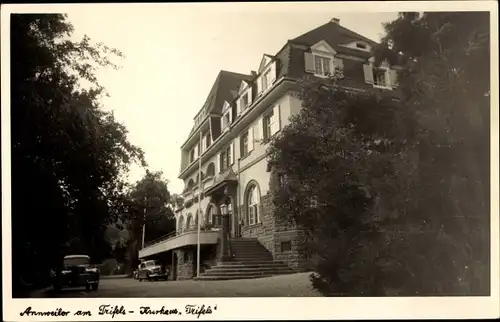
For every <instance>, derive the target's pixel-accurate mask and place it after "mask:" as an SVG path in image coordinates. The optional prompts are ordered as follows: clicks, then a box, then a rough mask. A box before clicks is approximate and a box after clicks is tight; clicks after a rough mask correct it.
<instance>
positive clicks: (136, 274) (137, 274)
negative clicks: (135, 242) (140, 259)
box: [132, 265, 141, 280]
mask: <svg viewBox="0 0 500 322" xmlns="http://www.w3.org/2000/svg"><path fill="white" fill-rule="evenodd" d="M140 267H141V265H138V266H137V268H136V269H134V272H133V273H132V276H133V277H134V279H135V280H136V279H138V278H139V268H140Z"/></svg>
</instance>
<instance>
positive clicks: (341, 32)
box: [291, 21, 377, 55]
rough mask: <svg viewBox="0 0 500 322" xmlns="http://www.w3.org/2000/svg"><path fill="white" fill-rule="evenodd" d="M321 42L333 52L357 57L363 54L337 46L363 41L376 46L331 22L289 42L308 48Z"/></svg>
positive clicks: (363, 37)
mask: <svg viewBox="0 0 500 322" xmlns="http://www.w3.org/2000/svg"><path fill="white" fill-rule="evenodd" d="M321 40H325V41H327V42H328V44H329V45H330V46H332V47H333V49H335V51H337V52H342V53H347V54H353V53H356V54H357V55H363V52H362V51H359V50H355V49H350V48H346V47H344V46H339V45H341V44H346V43H349V42H353V41H356V40H363V41H365V42H367V43H368V44H370V45H371V46H375V45H377V42H375V41H373V40H371V39H369V38H366V37H365V36H362V35H360V34H358V33H356V32H354V31H352V30H349V29H347V28H345V27H342V26H341V25H339V24H338V23H335V22H332V21H330V22H328V23H326V24H324V25H321V26H319V27H317V28H315V29H313V30H311V31H308V32H306V33H305V34H302V35H300V36H298V37H296V38H294V39H292V40H291V42H293V43H297V44H302V45H306V46H308V47H310V46H312V45H314V44H316V43H318V42H319V41H321ZM368 54H369V53H368Z"/></svg>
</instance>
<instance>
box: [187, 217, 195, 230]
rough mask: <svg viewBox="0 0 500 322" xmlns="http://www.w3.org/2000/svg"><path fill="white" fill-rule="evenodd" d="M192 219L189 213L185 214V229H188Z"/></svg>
mask: <svg viewBox="0 0 500 322" xmlns="http://www.w3.org/2000/svg"><path fill="white" fill-rule="evenodd" d="M192 221H193V215H191V214H189V215H187V219H186V230H189V229H190V228H191V225H192V224H193V223H192Z"/></svg>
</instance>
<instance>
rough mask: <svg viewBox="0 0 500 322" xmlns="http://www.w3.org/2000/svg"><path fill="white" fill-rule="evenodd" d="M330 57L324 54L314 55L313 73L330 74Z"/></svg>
mask: <svg viewBox="0 0 500 322" xmlns="http://www.w3.org/2000/svg"><path fill="white" fill-rule="evenodd" d="M331 63H332V59H331V58H329V57H325V56H320V55H314V74H317V75H320V76H327V75H329V74H331Z"/></svg>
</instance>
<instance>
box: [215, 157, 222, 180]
mask: <svg viewBox="0 0 500 322" xmlns="http://www.w3.org/2000/svg"><path fill="white" fill-rule="evenodd" d="M217 160H219V161H218V162H215V175H217V173H220V169H222V155H221V154H220V153H218V154H217Z"/></svg>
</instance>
